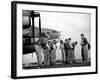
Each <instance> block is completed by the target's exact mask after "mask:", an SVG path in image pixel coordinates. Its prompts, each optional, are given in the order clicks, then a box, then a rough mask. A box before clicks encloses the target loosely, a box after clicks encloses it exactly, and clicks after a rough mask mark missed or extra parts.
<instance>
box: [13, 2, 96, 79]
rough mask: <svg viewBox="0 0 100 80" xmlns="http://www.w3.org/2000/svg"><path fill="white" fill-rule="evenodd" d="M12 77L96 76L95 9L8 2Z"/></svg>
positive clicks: (81, 6) (91, 7)
mask: <svg viewBox="0 0 100 80" xmlns="http://www.w3.org/2000/svg"><path fill="white" fill-rule="evenodd" d="M12 44H13V45H12V77H13V78H29V77H32V78H34V77H46V76H66V75H78V74H93V73H94V74H95V73H97V7H96V6H88V5H67V4H66V5H65V4H52V3H35V2H20V1H19V2H17V1H14V2H12Z"/></svg>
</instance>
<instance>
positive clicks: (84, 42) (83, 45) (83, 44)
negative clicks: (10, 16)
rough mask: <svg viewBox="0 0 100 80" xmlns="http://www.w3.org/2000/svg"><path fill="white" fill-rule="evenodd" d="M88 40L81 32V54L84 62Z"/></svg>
mask: <svg viewBox="0 0 100 80" xmlns="http://www.w3.org/2000/svg"><path fill="white" fill-rule="evenodd" d="M87 45H88V41H87V39H86V38H85V37H84V34H81V55H82V61H83V62H84V63H86V62H87V59H88V46H87Z"/></svg>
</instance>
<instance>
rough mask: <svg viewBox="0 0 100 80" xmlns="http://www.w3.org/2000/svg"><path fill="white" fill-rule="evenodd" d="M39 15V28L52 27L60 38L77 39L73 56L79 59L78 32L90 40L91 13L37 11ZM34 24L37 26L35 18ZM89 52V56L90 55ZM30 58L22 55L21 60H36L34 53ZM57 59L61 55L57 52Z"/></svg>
mask: <svg viewBox="0 0 100 80" xmlns="http://www.w3.org/2000/svg"><path fill="white" fill-rule="evenodd" d="M38 12H39V13H40V16H41V28H48V29H54V30H57V31H59V32H60V33H61V39H62V40H65V39H66V38H69V37H70V38H71V39H72V42H73V41H77V42H78V45H77V46H76V48H75V58H76V59H81V46H80V40H81V39H80V34H81V33H83V34H84V35H85V36H86V38H87V40H88V42H91V40H90V38H91V37H90V36H91V25H90V24H91V15H90V14H86V13H70V12H66V13H63V12H61V13H60V12H43V11H38ZM35 25H36V26H38V19H35ZM90 54H91V53H90V52H89V55H88V56H89V57H90ZM33 56H34V58H33V59H34V60H32V57H31V54H29V55H23V62H30V61H37V60H36V55H35V54H34V55H33ZM57 59H61V56H59V54H57Z"/></svg>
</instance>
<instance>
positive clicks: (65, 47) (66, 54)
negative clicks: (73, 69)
mask: <svg viewBox="0 0 100 80" xmlns="http://www.w3.org/2000/svg"><path fill="white" fill-rule="evenodd" d="M64 49H65V57H66V64H67V63H68V62H67V56H68V40H67V39H65V43H64Z"/></svg>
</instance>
